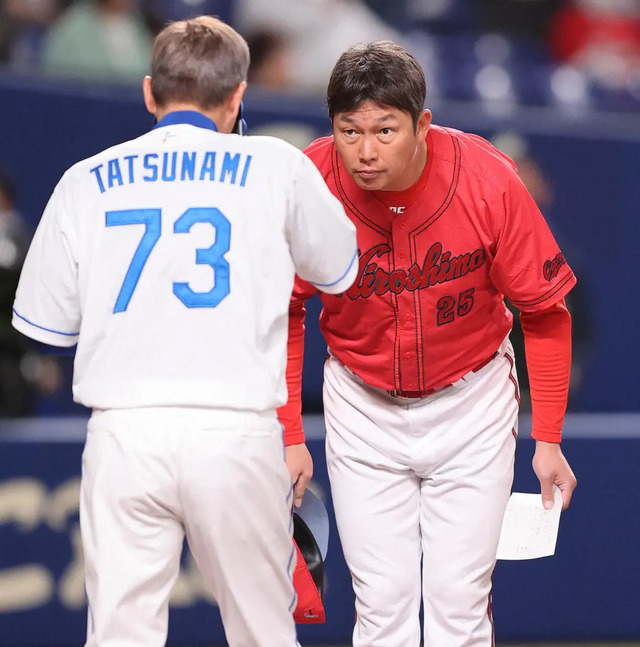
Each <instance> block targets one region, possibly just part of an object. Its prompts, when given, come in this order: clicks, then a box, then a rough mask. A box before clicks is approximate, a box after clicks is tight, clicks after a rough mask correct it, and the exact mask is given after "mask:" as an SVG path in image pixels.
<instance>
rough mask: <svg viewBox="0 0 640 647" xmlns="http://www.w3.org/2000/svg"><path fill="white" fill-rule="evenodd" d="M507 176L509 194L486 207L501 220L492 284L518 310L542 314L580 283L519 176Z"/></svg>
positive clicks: (496, 196)
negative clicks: (577, 282) (538, 311)
mask: <svg viewBox="0 0 640 647" xmlns="http://www.w3.org/2000/svg"><path fill="white" fill-rule="evenodd" d="M505 172H506V173H507V182H506V187H507V188H506V190H504V191H501V192H499V193H498V194H493V196H492V198H493V199H495V200H496V204H488V205H487V206H488V208H489V211H490V213H491V214H492V215H493V217H495V218H497V220H495V221H494V226H495V227H496V228H497V231H496V234H497V235H496V240H497V243H496V248H495V250H494V253H495V256H494V259H493V264H492V267H491V279H492V281H493V283H494V284H495V285H496V286H497V288H498V289H499V290H500V291H501V292H502V293H503V294H504V295H505V296H506V297H507V298H508V299H509V301H510V302H511V303H512V304H513V305H514V306H515V307H516V308H518V309H519V310H521V311H524V312H534V311H537V310H543V309H545V308H549V307H550V306H552V305H553V304H554V303H557V302H558V301H560V299H562V298H563V297H564V296H565V295H566V294H567V293H568V292H569V291H570V290H571V288H572V287H573V286H574V285H575V282H576V278H575V276H574V274H573V271H572V270H571V268H570V267H569V265H568V264H567V261H566V259H565V257H564V256H563V254H562V252H561V251H560V249H559V248H558V244H557V243H556V241H555V239H554V237H553V234H552V233H551V231H550V230H549V227H548V225H547V223H546V222H545V220H544V217H543V216H542V214H541V213H540V210H539V209H538V207H537V206H536V203H535V202H534V200H533V198H532V197H531V195H530V194H529V192H528V191H527V189H526V188H525V186H524V184H523V183H522V181H521V180H520V178H519V176H518V175H517V173H516V172H515V171H513V170H512V169H508V170H507V169H506V167H505ZM498 202H500V203H498ZM496 214H497V216H496Z"/></svg>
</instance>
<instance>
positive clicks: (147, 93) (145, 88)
mask: <svg viewBox="0 0 640 647" xmlns="http://www.w3.org/2000/svg"><path fill="white" fill-rule="evenodd" d="M142 96H143V97H144V105H145V106H146V108H147V110H148V111H149V112H150V113H151V114H152V115H155V114H156V112H157V110H158V104H157V103H156V100H155V99H154V97H153V92H152V91H151V77H150V76H148V75H147V76H145V77H144V79H142Z"/></svg>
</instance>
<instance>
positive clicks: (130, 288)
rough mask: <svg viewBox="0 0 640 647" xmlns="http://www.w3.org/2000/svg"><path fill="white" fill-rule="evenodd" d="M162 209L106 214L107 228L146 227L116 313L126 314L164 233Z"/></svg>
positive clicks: (114, 310) (128, 210)
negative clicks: (147, 263) (123, 226)
mask: <svg viewBox="0 0 640 647" xmlns="http://www.w3.org/2000/svg"><path fill="white" fill-rule="evenodd" d="M161 214H162V212H161V210H160V209H124V210H120V211H107V212H106V219H105V222H106V226H107V227H118V226H120V225H145V230H144V234H143V235H142V238H141V239H140V243H139V244H138V247H137V249H136V251H135V253H134V255H133V258H132V259H131V263H130V264H129V268H128V269H127V273H126V274H125V276H124V280H123V282H122V287H121V288H120V292H119V294H118V298H117V299H116V304H115V306H114V308H113V312H114V314H115V313H116V312H124V311H125V310H126V309H127V307H128V305H129V301H131V297H132V296H133V292H134V290H135V289H136V285H138V281H139V280H140V275H141V274H142V270H143V269H144V266H145V264H146V262H147V260H148V259H149V254H151V250H152V249H153V248H154V247H155V245H156V243H157V242H158V240H160V235H161V233H162V217H161Z"/></svg>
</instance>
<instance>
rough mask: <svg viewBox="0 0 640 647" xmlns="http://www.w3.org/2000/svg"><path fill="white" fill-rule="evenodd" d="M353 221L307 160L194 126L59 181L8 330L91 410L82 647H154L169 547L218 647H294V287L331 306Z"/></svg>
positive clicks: (190, 117)
mask: <svg viewBox="0 0 640 647" xmlns="http://www.w3.org/2000/svg"><path fill="white" fill-rule="evenodd" d="M357 269H358V264H357V254H356V237H355V228H354V226H353V224H352V223H351V222H350V221H349V220H348V218H347V217H346V216H345V214H344V211H343V209H342V206H341V205H340V203H339V202H338V200H337V199H336V198H334V197H333V196H332V195H331V193H330V192H329V190H328V189H327V187H326V186H325V184H324V182H323V180H322V177H321V176H320V173H319V172H318V171H317V169H316V168H315V166H314V165H313V163H312V162H311V161H309V160H308V159H307V158H306V157H305V156H304V155H303V154H302V153H301V152H299V151H298V150H297V149H295V148H294V147H292V146H289V145H288V144H286V143H284V142H281V141H278V140H275V139H273V138H268V137H239V136H237V135H226V134H220V133H218V132H216V130H215V125H214V124H213V122H212V121H210V120H209V119H208V118H206V117H205V116H204V115H201V114H199V113H196V112H190V111H181V112H175V113H170V114H169V115H167V117H165V118H164V119H163V120H162V121H161V122H160V123H159V124H158V125H157V126H156V128H155V129H153V130H152V131H151V132H149V133H147V134H145V135H143V136H141V137H139V138H137V139H134V140H132V141H129V142H125V143H123V144H120V145H118V146H115V147H113V148H110V149H108V150H105V151H103V152H102V153H100V154H98V155H96V156H95V157H92V158H90V159H87V160H84V161H81V162H79V163H78V164H76V165H74V166H73V167H72V168H71V169H69V170H68V171H67V172H66V173H65V175H64V176H63V178H62V179H61V181H60V182H59V184H58V186H57V187H56V188H55V191H54V192H53V195H52V197H51V199H50V201H49V204H48V205H47V208H46V210H45V212H44V215H43V216H42V219H41V222H40V224H39V226H38V229H37V232H36V234H35V237H34V239H33V242H32V245H31V248H30V250H29V253H28V255H27V258H26V261H25V264H24V268H23V271H22V276H21V278H20V283H19V286H18V290H17V294H16V299H15V304H14V316H13V324H14V326H15V327H16V328H17V329H18V330H20V331H21V332H23V333H24V334H26V335H28V336H30V337H32V338H34V339H36V340H38V341H41V342H44V343H47V344H53V345H57V346H72V345H74V344H76V343H77V351H76V358H75V366H74V379H73V393H74V398H75V400H76V401H77V402H79V403H81V404H83V405H85V406H87V407H90V408H92V409H93V413H92V417H91V420H90V422H89V433H88V437H87V444H86V447H85V451H84V455H83V484H82V495H81V496H82V500H81V527H82V533H83V543H84V550H85V559H86V584H87V594H88V599H89V631H88V639H87V643H86V644H87V647H98V646H99V647H110V646H114V647H115V646H116V645H117V646H118V647H133V646H134V645H135V646H136V647H139V646H140V645H144V646H145V647H155V646H158V647H160V646H163V645H164V644H165V640H166V633H167V618H168V599H169V594H170V591H171V588H172V585H173V583H174V581H175V578H176V576H177V573H178V566H179V558H180V553H181V547H182V540H183V537H184V534H185V533H186V536H187V538H188V541H189V544H190V547H191V550H192V552H193V553H194V556H195V558H196V560H197V562H198V564H199V566H200V569H201V571H202V573H203V576H204V578H205V580H206V582H207V583H208V585H209V586H210V587H211V589H212V591H213V593H214V595H215V597H216V599H217V601H218V603H219V605H220V609H221V613H222V618H223V622H224V625H225V631H226V633H227V639H228V642H229V645H231V646H239V645H242V646H243V647H249V646H256V647H258V646H260V647H286V646H288V645H290V646H292V647H293V645H295V644H296V639H295V626H294V623H293V620H292V617H291V610H292V609H293V607H294V606H295V600H294V597H295V596H294V591H293V586H292V583H291V579H290V576H291V572H292V569H293V566H294V564H293V563H292V548H293V546H292V542H291V533H290V520H291V519H290V494H291V483H290V479H289V476H288V472H287V470H286V466H285V463H284V460H283V454H284V452H283V443H282V430H281V427H280V425H279V423H278V421H277V418H276V415H275V408H276V407H277V406H279V405H281V404H283V403H284V402H285V400H286V383H285V364H286V342H287V324H288V317H287V314H288V308H289V298H290V296H291V291H292V287H293V282H294V275H295V274H296V273H297V274H298V275H300V276H302V277H304V278H306V279H307V280H309V281H311V282H313V283H314V284H315V285H316V286H317V287H318V288H319V289H320V290H322V291H326V292H331V293H338V292H341V291H343V290H345V289H346V288H348V287H349V286H350V284H351V283H352V282H353V280H354V278H355V276H356V273H357Z"/></svg>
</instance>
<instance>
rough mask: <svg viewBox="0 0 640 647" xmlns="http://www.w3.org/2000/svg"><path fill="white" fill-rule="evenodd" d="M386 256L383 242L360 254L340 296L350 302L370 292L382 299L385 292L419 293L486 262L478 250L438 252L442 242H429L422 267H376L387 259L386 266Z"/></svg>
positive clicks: (480, 250)
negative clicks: (352, 279) (348, 284)
mask: <svg viewBox="0 0 640 647" xmlns="http://www.w3.org/2000/svg"><path fill="white" fill-rule="evenodd" d="M390 254H391V248H390V247H389V245H387V244H384V243H382V244H380V245H375V246H374V247H372V248H371V249H369V250H367V251H366V252H363V253H361V254H360V268H359V272H358V278H357V279H356V281H355V282H354V284H353V285H352V286H351V287H350V288H349V289H348V290H347V291H346V292H345V293H344V294H346V295H347V296H348V297H349V298H350V299H358V298H361V297H362V298H364V299H366V298H367V297H370V296H371V295H372V294H374V293H375V294H377V295H378V296H382V295H383V294H386V293H387V292H389V291H391V292H393V293H395V294H400V292H402V291H404V290H409V291H414V290H423V289H426V288H428V287H429V286H431V285H436V284H438V283H445V282H446V281H455V280H456V279H459V278H460V277H462V276H466V275H467V274H469V273H470V272H475V271H476V270H478V269H480V268H481V267H482V266H483V265H484V264H485V263H486V260H487V253H486V251H485V250H484V249H482V248H478V249H475V250H473V251H472V252H466V253H464V254H459V255H458V256H452V254H451V252H450V251H443V250H442V243H433V245H431V247H429V249H428V251H427V253H426V254H425V257H424V262H423V263H422V266H420V265H418V264H417V263H413V264H412V265H411V266H410V267H409V269H408V270H405V269H395V270H392V271H391V272H388V271H387V270H385V269H384V268H383V267H380V264H379V262H380V260H381V259H383V257H385V256H387V257H388V260H387V262H385V263H384V265H386V266H387V267H390V266H391V262H390Z"/></svg>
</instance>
